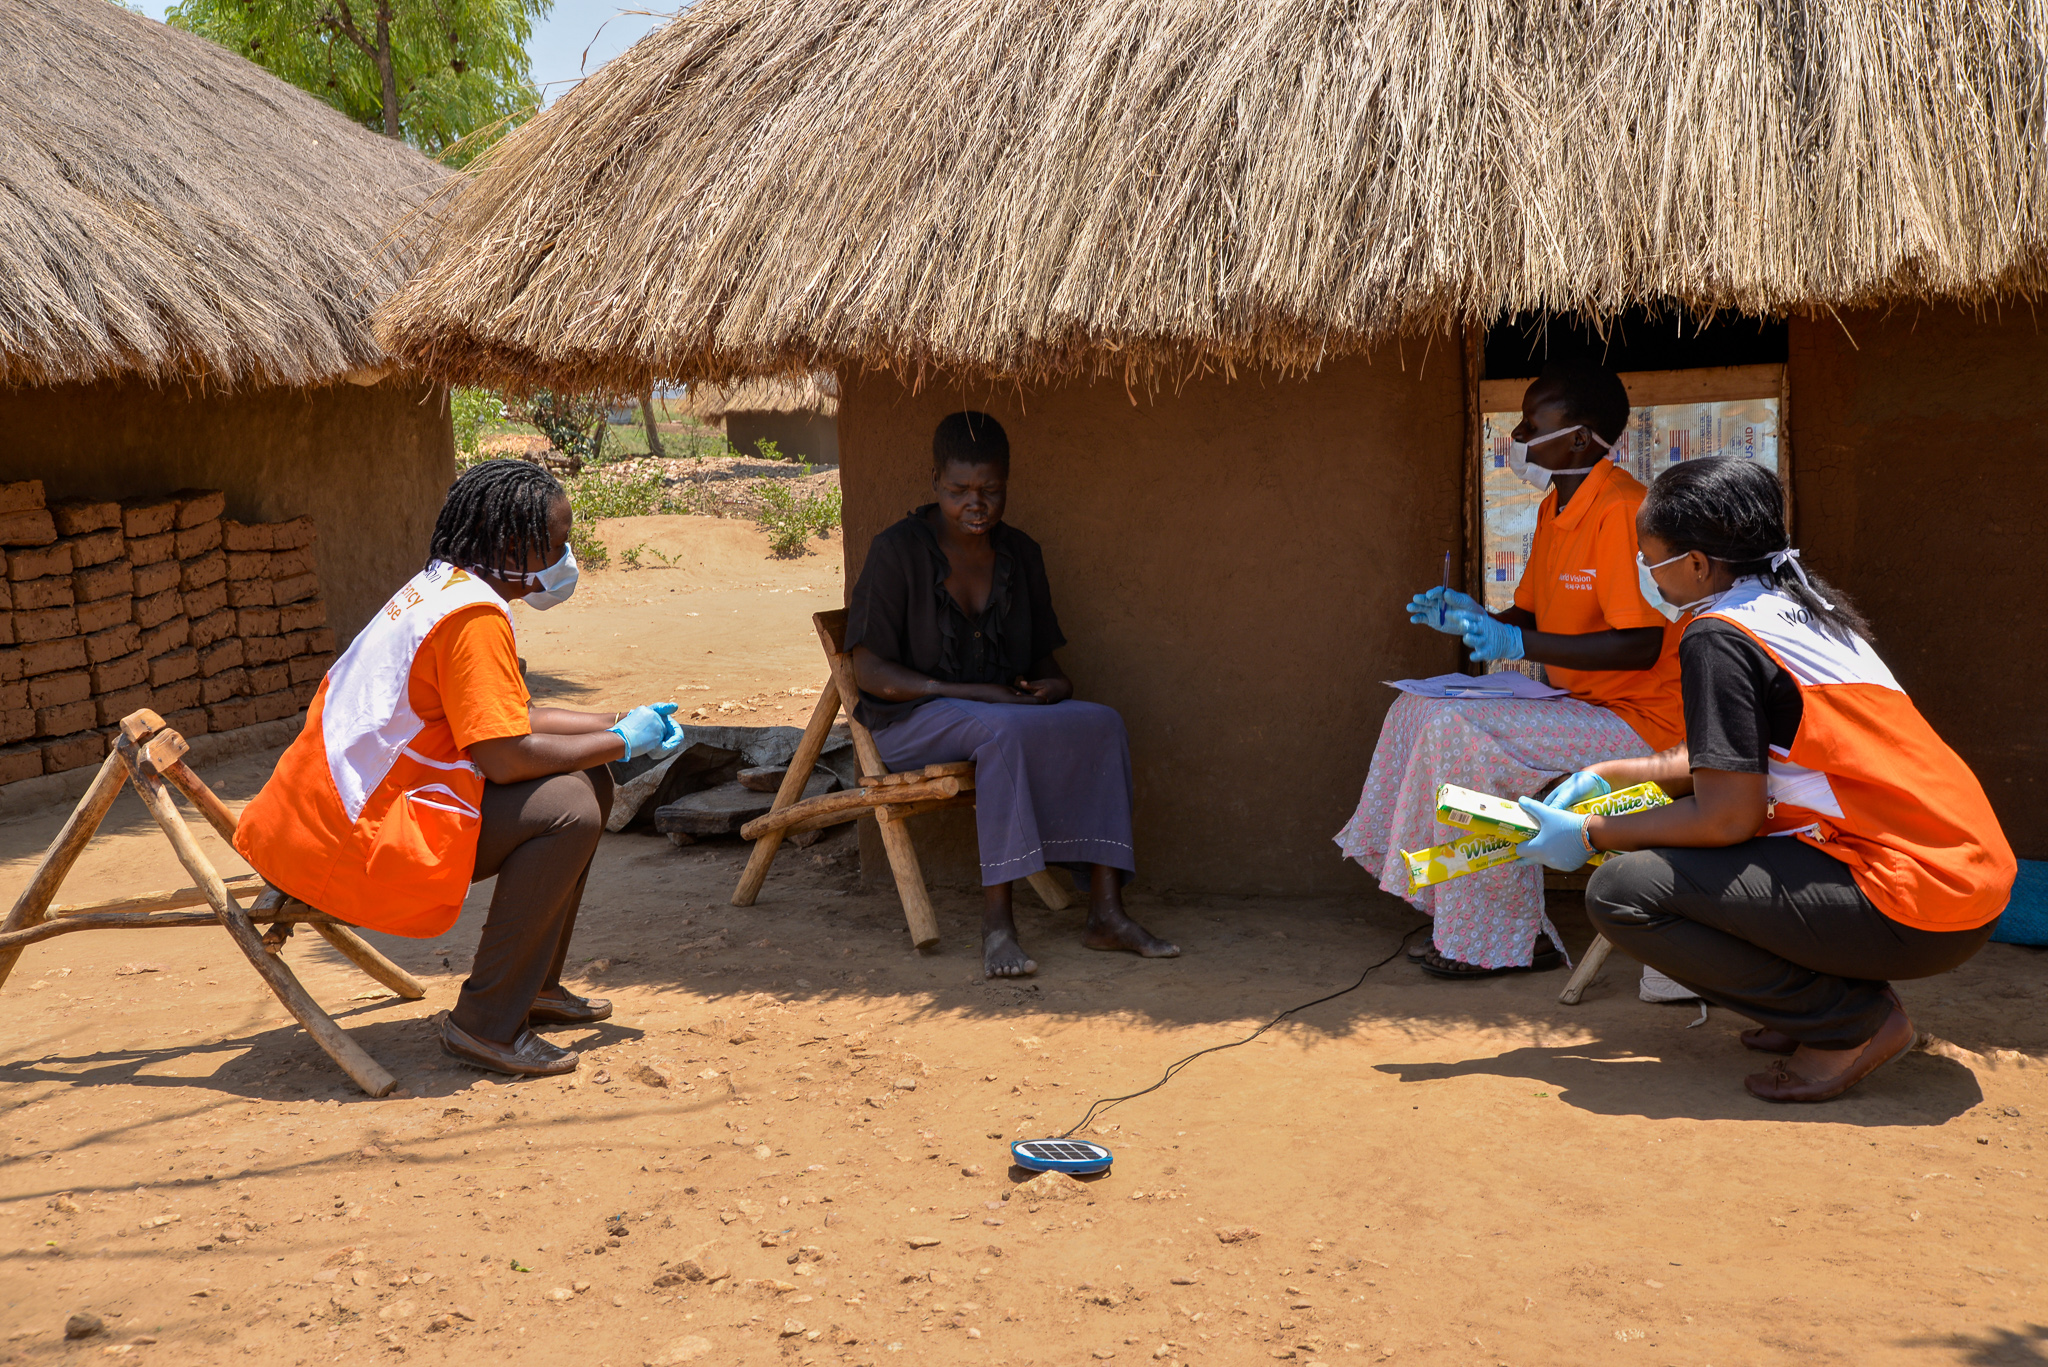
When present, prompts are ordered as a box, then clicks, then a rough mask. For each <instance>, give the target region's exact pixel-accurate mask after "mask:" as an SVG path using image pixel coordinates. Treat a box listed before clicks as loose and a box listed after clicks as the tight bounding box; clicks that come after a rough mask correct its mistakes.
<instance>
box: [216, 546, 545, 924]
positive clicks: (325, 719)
mask: <svg viewBox="0 0 2048 1367" xmlns="http://www.w3.org/2000/svg"><path fill="white" fill-rule="evenodd" d="M483 605H488V606H490V607H492V608H495V609H496V610H497V611H499V612H503V613H505V616H506V619H507V620H508V621H509V620H510V619H511V615H512V614H511V613H510V611H509V610H507V608H506V606H505V600H504V599H502V598H500V597H498V595H497V594H496V593H495V592H493V591H492V590H491V589H490V588H489V587H488V586H487V585H485V584H484V583H483V582H482V581H480V580H478V579H476V578H475V577H474V576H472V575H470V574H468V573H466V572H464V571H462V570H459V569H456V568H454V567H453V566H450V565H447V564H443V563H441V562H439V561H436V562H434V563H433V564H431V565H429V566H427V568H426V569H424V570H422V571H420V573H418V574H416V575H414V576H413V578H412V579H411V581H410V582H408V583H407V584H406V586H405V587H404V588H402V589H400V590H399V591H398V594H397V596H395V597H394V598H392V600H391V601H390V602H389V603H387V604H385V605H384V608H383V610H382V611H380V612H379V613H378V614H377V615H376V616H375V617H374V618H372V619H371V621H370V624H369V625H368V626H367V627H365V628H364V629H363V632H362V634H361V635H359V636H357V637H356V639H355V640H354V641H353V642H352V643H351V644H350V645H349V648H348V650H347V651H346V652H344V653H343V655H342V657H341V658H340V659H339V660H337V661H335V662H334V665H333V667H332V668H330V669H329V670H328V671H327V677H326V678H325V679H323V680H322V681H321V684H320V689H319V691H318V692H317V693H315V694H314V696H313V705H312V707H311V708H310V709H308V711H307V713H306V725H305V729H303V730H302V731H300V733H299V737H298V739H297V740H295V741H293V742H292V744H291V745H290V747H289V748H287V749H286V750H285V752H284V754H283V756H282V757H280V758H279V760H278V763H277V768H276V770H275V771H274V772H273V773H272V774H271V777H270V781H269V782H268V783H266V784H264V786H263V790H262V791H261V792H259V793H258V794H257V795H256V797H255V798H254V799H253V800H252V801H251V802H250V803H249V805H248V806H247V807H246V808H245V809H243V812H242V815H241V819H240V822H239V825H238V829H237V831H236V834H235V848H236V849H237V850H238V851H240V852H241V855H242V857H243V858H244V859H247V860H248V861H249V864H250V866H251V867H253V868H254V869H256V870H257V871H258V872H259V873H261V874H262V875H263V876H264V877H265V878H267V879H268V880H270V882H272V883H273V884H275V885H276V886H277V887H279V888H281V889H282V890H284V891H285V892H287V893H290V894H291V895H292V896H293V897H296V898H298V899H299V900H300V901H302V902H305V903H306V904H308V905H309V906H314V907H318V908H319V909H320V910H322V911H324V912H327V913H328V914H329V915H331V916H337V917H339V918H341V919H342V920H344V921H347V922H349V923H351V924H353V925H358V926H365V927H368V928H369V929H371V930H381V931H386V932H388V933H390V934H393V935H408V936H414V937H420V938H424V937H427V936H431V935H439V934H440V933H441V932H442V931H444V930H446V929H448V927H449V926H451V925H453V924H455V918H456V916H457V915H459V914H460V913H461V911H462V899H463V898H464V897H465V896H466V895H467V894H468V892H469V881H470V874H471V872H472V871H473V870H474V869H475V867H476V845H477V836H478V834H479V833H480V832H481V830H482V828H483V813H482V810H481V807H482V802H483V793H484V776H483V771H482V770H481V769H479V768H477V767H476V765H474V764H472V763H471V762H470V761H469V760H468V759H467V758H466V757H464V758H460V759H457V760H455V761H453V762H450V761H447V760H441V759H434V758H432V757H430V756H427V755H423V754H421V753H420V752H419V751H418V750H416V749H414V748H413V745H412V742H413V740H414V739H415V738H416V737H418V735H419V734H420V732H421V731H422V730H423V729H424V728H425V725H426V723H425V722H423V721H422V720H421V719H420V717H419V715H418V714H417V713H415V712H414V711H413V710H412V701H411V698H410V696H409V693H410V685H411V680H412V666H413V660H414V658H415V657H416V656H417V655H418V654H419V652H420V648H421V647H422V646H423V645H424V644H425V643H426V640H427V638H428V636H430V635H431V634H432V633H433V632H434V630H435V629H436V628H437V627H439V626H440V625H441V624H442V623H443V622H445V621H447V620H448V619H449V617H451V616H452V615H454V614H455V613H457V612H460V611H462V610H463V609H465V608H473V607H478V606H483Z"/></svg>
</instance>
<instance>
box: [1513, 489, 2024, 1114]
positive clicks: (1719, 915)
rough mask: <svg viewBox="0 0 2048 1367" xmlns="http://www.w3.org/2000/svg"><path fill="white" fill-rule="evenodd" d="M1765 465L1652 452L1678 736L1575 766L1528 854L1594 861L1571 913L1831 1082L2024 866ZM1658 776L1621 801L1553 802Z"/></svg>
mask: <svg viewBox="0 0 2048 1367" xmlns="http://www.w3.org/2000/svg"><path fill="white" fill-rule="evenodd" d="M1784 509H1785V504H1784V495H1783V493H1782V491H1781V490H1780V489H1779V487H1778V481H1777V479H1776V478H1775V477H1774V476H1773V475H1771V473H1770V472H1769V471H1767V470H1764V469H1762V468H1760V467H1758V466H1755V465H1752V464H1750V463H1749V462H1747V461H1744V460H1740V459H1735V458H1730V457H1716V458H1714V459H1710V460H1697V461H1691V462H1688V463H1686V464H1684V465H1680V466H1676V467H1674V468H1672V469H1670V470H1668V471H1666V472H1665V473H1664V474H1663V476H1661V477H1660V478H1659V479H1658V480H1657V482H1656V483H1655V484H1654V485H1652V486H1651V488H1650V492H1649V495H1648V496H1647V497H1646V498H1645V499H1644V500H1643V506H1642V511H1641V513H1640V514H1639V515H1638V518H1637V533H1638V536H1639V538H1640V540H1641V542H1642V555H1643V557H1644V568H1646V569H1648V570H1649V571H1650V572H1651V574H1652V576H1653V577H1654V578H1655V581H1656V584H1657V588H1658V591H1659V592H1660V593H1661V594H1663V596H1664V598H1665V600H1666V601H1667V602H1669V603H1672V604H1675V605H1677V606H1679V607H1681V608H1682V609H1683V610H1684V611H1685V612H1687V613H1688V614H1690V621H1689V622H1688V623H1687V625H1686V629H1685V635H1684V638H1683V639H1682V641H1681V642H1680V644H1679V667H1680V671H1681V677H1682V680H1683V685H1684V690H1685V742H1684V743H1683V744H1681V745H1679V746H1677V747H1676V748H1674V749H1671V750H1667V751H1665V752H1664V753H1662V754H1659V755H1656V756H1653V757H1651V758H1649V759H1634V760H1615V761H1610V762H1607V763H1602V764H1597V765H1594V766H1593V767H1592V768H1591V769H1589V770H1586V771H1582V772H1581V773H1578V774H1574V775H1572V776H1571V777H1570V778H1569V779H1567V780H1566V781H1565V782H1564V783H1563V784H1561V785H1559V788H1558V791H1556V792H1554V793H1553V794H1551V795H1550V799H1549V803H1548V804H1546V803H1544V802H1538V801H1536V800H1535V799H1533V798H1524V799H1523V800H1522V806H1523V807H1524V808H1525V809H1526V810H1527V811H1528V812H1529V813H1530V815H1532V816H1534V817H1535V818H1536V819H1537V821H1538V822H1539V823H1540V825H1541V827H1542V829H1541V831H1540V832H1539V834H1538V835H1537V836H1536V837H1535V838H1534V839H1532V840H1530V841H1528V842H1527V843H1526V844H1524V845H1523V846H1522V850H1523V857H1524V858H1525V859H1529V860H1532V861H1534V862H1539V863H1542V864H1544V865H1546V866H1548V867H1550V868H1554V869H1566V870H1569V869H1575V868H1578V867H1579V866H1581V865H1582V864H1584V863H1585V862H1586V861H1587V860H1588V859H1589V858H1591V857H1592V855H1593V853H1594V852H1595V851H1599V850H1623V851H1632V852H1633V853H1628V854H1624V855H1623V856H1622V857H1621V858H1619V859H1610V860H1608V861H1607V862H1606V863H1604V864H1602V865H1601V866H1600V868H1599V869H1598V870H1597V871H1596V872H1595V873H1594V874H1593V880H1592V884H1591V886H1590V887H1589V888H1588V889H1587V892H1586V910H1587V913H1588V914H1589V915H1590V916H1591V917H1592V920H1593V923H1594V924H1595V925H1596V926H1598V927H1599V928H1600V931H1601V932H1602V933H1603V934H1605V935H1606V936H1607V938H1608V939H1610V940H1612V941H1613V942H1614V943H1615V944H1616V945H1618V946H1620V947H1621V948H1622V949H1625V950H1627V951H1628V952H1629V953H1630V954H1632V955H1634V956H1635V957H1636V958H1637V959H1640V960H1641V961H1642V962H1643V963H1645V964H1649V965H1651V966H1653V967H1655V968H1658V969H1660V970H1662V971H1663V972H1664V973H1666V974H1668V975H1670V976H1671V977H1672V978H1675V979H1677V980H1678V981H1679V982H1681V983H1683V984H1685V985H1686V986H1688V987H1690V988H1692V989H1693V990H1694V991H1696V992H1697V993H1698V994H1699V995H1700V996H1702V997H1704V998H1706V999H1707V1000H1708V1001H1710V1002H1713V1003H1715V1004H1716V1005H1720V1006H1725V1007H1728V1008H1729V1009H1730V1010H1733V1011H1739V1012H1741V1013H1742V1014H1743V1015H1745V1016H1747V1017H1749V1018H1750V1019H1751V1020H1754V1021H1756V1022H1757V1024H1758V1026H1759V1028H1758V1029H1754V1030H1749V1031H1746V1032H1744V1034H1743V1036H1742V1042H1743V1043H1744V1044H1745V1045H1747V1046H1748V1047H1749V1048H1751V1049H1755V1050H1758V1051H1759V1052H1762V1053H1767V1054H1777V1055H1780V1056H1782V1057H1780V1058H1779V1059H1778V1060H1777V1061H1776V1062H1775V1063H1773V1064H1772V1065H1771V1067H1770V1068H1768V1069H1767V1070H1765V1071H1764V1072H1760V1073H1754V1074H1752V1075H1751V1076H1750V1077H1749V1078H1748V1080H1747V1084H1746V1085H1747V1086H1748V1088H1749V1090H1750V1092H1751V1093H1752V1094H1754V1095H1755V1096H1758V1097H1761V1098H1762V1099H1764V1100H1765V1101H1826V1100H1828V1099H1829V1098H1831V1097H1837V1096H1840V1095H1841V1094H1842V1093H1843V1092H1846V1091H1848V1090H1849V1088H1851V1087H1853V1086H1855V1085H1856V1084H1857V1083H1858V1082H1860V1081H1862V1080H1863V1079H1864V1078H1865V1077H1867V1076H1869V1075H1870V1073H1871V1072H1873V1071H1874V1070H1875V1069H1877V1068H1878V1067H1880V1066H1882V1065H1883V1064H1885V1063H1887V1062H1889V1061H1891V1060H1892V1059H1894V1058H1897V1057H1898V1056H1899V1055H1900V1054H1902V1053H1904V1052H1905V1051H1906V1050H1907V1049H1908V1048H1909V1047H1910V1046H1911V1045H1912V1043H1913V1037H1914V1032H1913V1026H1912V1022H1910V1021H1909V1020H1907V1018H1906V1013H1905V1010H1904V1008H1903V1007H1902V1006H1901V1005H1900V1003H1899V999H1898V997H1897V996H1896V995H1895V994H1894V993H1893V992H1892V990H1891V987H1890V986H1889V980H1890V979H1895V978H1925V977H1931V976H1933V975H1934V974H1937V973H1946V972H1947V971H1948V970H1950V969H1952V968H1954V967H1956V966H1957V965H1959V964H1961V963H1963V962H1964V961H1965V960H1967V959H1968V958H1970V956H1971V955H1973V954H1975V953H1976V952H1977V951H1978V950H1979V949H1981V948H1982V947H1983V945H1984V943H1985V941H1986V940H1988V939H1989V938H1990V936H1991V928H1992V923H1993V922H1994V921H1995V920H1997V918H1998V915H1999V913H2000V912H2001V911H2003V910H2004V909H2005V903H2006V899H2007V897H2008V896H2009V895H2010V893H2011V891H2012V884H2013V879H2014V877H2015V875H2016V874H2017V873H2018V865H2017V864H2016V863H2015V861H2014V859H2013V854H2012V849H2011V847H2010V846H2008V845H2007V844H2006V841H2005V836H2004V833H2003V832H2002V831H2000V829H1999V825H1998V818H1997V816H1996V815H1994V814H1993V812H1992V810H1991V803H1990V801H1989V800H1988V799H1987V798H1986V797H1985V795H1984V789H1983V787H1982V786H1981V785H1980V784H1979V783H1978V782H1977V779H1976V776H1975V775H1973V774H1972V773H1971V772H1970V770H1969V768H1968V767H1967V766H1966V765H1965V764H1964V763H1963V761H1962V760H1961V759H1960V758H1959V757H1958V756H1957V755H1956V753H1955V752H1954V751H1953V750H1951V749H1949V747H1948V746H1947V745H1946V744H1944V743H1943V742H1942V740H1941V737H1939V736H1937V735H1936V734H1935V733H1934V729H1933V728H1932V727H1930V726H1929V725H1928V724H1927V722H1926V720H1925V719H1924V718H1923V717H1921V715H1920V713H1919V712H1918V710H1916V709H1915V708H1914V706H1913V703H1912V701H1911V700H1910V699H1909V698H1907V696H1906V694H1905V693H1904V691H1903V690H1901V689H1900V687H1899V685H1898V682H1897V681H1896V680H1895V679H1893V677H1892V673H1891V671H1890V670H1889V669H1887V668H1886V667H1885V664H1884V661H1882V660H1880V659H1879V658H1878V657H1877V653H1876V652H1875V651H1873V650H1872V649H1871V648H1870V634H1871V633H1870V627H1869V624H1868V623H1866V622H1865V621H1864V620H1863V618H1862V617H1861V616H1860V615H1859V614H1858V613H1857V612H1856V610H1855V608H1853V607H1852V606H1851V605H1850V604H1849V601H1848V599H1847V598H1846V597H1844V596H1843V594H1842V593H1841V591H1840V590H1839V589H1836V588H1833V587H1831V586H1829V585H1827V584H1824V583H1822V582H1821V581H1820V580H1819V579H1817V578H1809V577H1808V576H1807V574H1806V572H1805V570H1803V569H1802V568H1801V567H1800V564H1799V552H1798V551H1796V550H1793V549H1792V548H1791V539H1790V537H1788V536H1787V535H1786V532H1785V521H1784ZM1649 780H1654V781H1655V782H1657V783H1659V784H1661V785H1663V787H1664V790H1665V791H1666V792H1668V793H1670V794H1671V795H1672V796H1673V797H1674V798H1676V799H1678V800H1677V801H1675V802H1673V803H1672V804H1671V805H1670V806H1668V807H1660V808H1657V809H1655V810H1653V811H1647V812H1637V813H1633V814H1631V815H1627V816H1593V817H1585V816H1578V815H1575V814H1573V813H1571V812H1568V811H1565V810H1563V807H1564V805H1565V804H1567V803H1570V802H1573V801H1578V800H1581V799H1583V798H1585V797H1588V796H1592V795H1595V794H1598V793H1602V792H1606V791H1609V790H1610V788H1622V787H1626V786H1628V785H1631V784H1636V783H1642V782H1645V781H1649Z"/></svg>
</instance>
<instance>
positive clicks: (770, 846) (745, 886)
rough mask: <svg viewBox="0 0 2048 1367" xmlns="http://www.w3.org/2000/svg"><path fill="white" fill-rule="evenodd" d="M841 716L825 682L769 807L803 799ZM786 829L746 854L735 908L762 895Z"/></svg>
mask: <svg viewBox="0 0 2048 1367" xmlns="http://www.w3.org/2000/svg"><path fill="white" fill-rule="evenodd" d="M838 715H839V692H838V690H837V689H836V688H834V687H833V684H832V680H830V679H827V680H826V681H825V687H824V689H823V690H822V691H821V692H820V693H819V694H818V705H817V706H816V707H814V708H812V709H811V720H810V723H809V724H808V725H807V726H805V727H804V738H803V739H802V740H800V741H798V742H797V746H796V753H795V754H794V755H791V756H790V758H789V772H788V773H786V774H784V775H783V776H782V787H781V788H780V789H778V790H777V791H776V794H775V802H774V804H773V805H771V806H770V807H769V808H768V810H769V811H771V812H779V811H781V810H782V809H783V808H784V807H787V806H789V805H790V804H791V803H794V802H799V801H801V800H802V799H803V795H804V785H806V784H808V783H809V782H810V781H811V770H812V769H814V768H816V767H817V763H818V756H819V755H822V754H824V753H825V741H826V738H827V737H829V736H830V735H831V734H832V720H833V718H835V717H837V716H838ZM787 834H788V832H787V831H770V832H768V834H766V835H764V836H762V837H761V838H760V839H759V840H756V841H755V842H754V850H753V853H751V854H749V855H748V856H747V867H746V871H745V872H744V873H742V874H740V881H739V886H738V887H736V888H734V889H733V890H732V904H733V905H734V906H736V907H750V906H752V905H754V899H755V898H756V897H758V896H760V895H761V885H762V884H763V883H765V882H767V881H768V870H769V869H770V868H772V867H774V864H775V856H776V854H777V852H779V851H780V850H781V849H782V838H783V836H785V835H787Z"/></svg>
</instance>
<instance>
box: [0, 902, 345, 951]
mask: <svg viewBox="0 0 2048 1367" xmlns="http://www.w3.org/2000/svg"><path fill="white" fill-rule="evenodd" d="M265 919H266V920H269V919H275V920H277V921H282V922H287V923H293V922H296V923H298V924H301V925H318V924H319V923H320V922H322V921H324V920H327V919H328V917H327V913H326V912H324V911H314V910H313V909H312V908H311V907H307V908H305V909H304V910H301V911H293V912H286V913H283V914H281V915H276V914H273V915H271V916H266V917H265ZM219 925H220V917H219V916H218V915H217V914H215V912H214V910H213V908H211V907H208V908H207V909H206V910H205V911H87V912H79V913H77V914H76V915H72V916H53V917H51V918H50V919H49V920H47V921H43V922H41V923H39V924H37V925H32V926H25V927H23V928H22V929H20V930H10V931H7V932H5V933H4V934H0V948H5V949H18V948H20V947H22V946H24V945H33V944H40V943H41V942H42V941H44V940H49V939H54V938H56V937H57V936H59V935H70V934H72V933H73V932H75V931H80V930H166V929H168V930H181V929H189V928H191V927H195V926H215V927H217V926H219Z"/></svg>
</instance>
